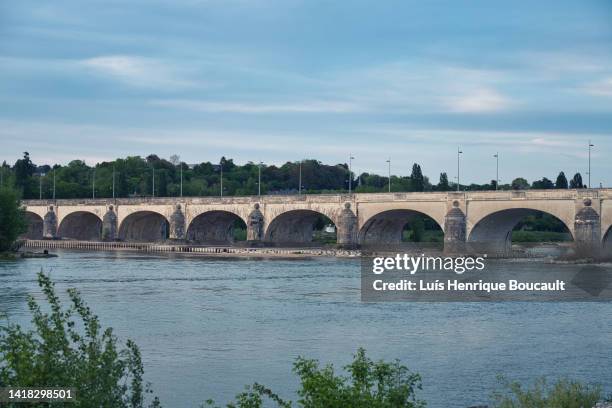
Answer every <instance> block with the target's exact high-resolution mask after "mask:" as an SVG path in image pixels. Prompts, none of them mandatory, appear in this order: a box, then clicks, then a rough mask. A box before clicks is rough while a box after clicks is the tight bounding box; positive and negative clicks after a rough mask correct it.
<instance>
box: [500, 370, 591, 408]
mask: <svg viewBox="0 0 612 408" xmlns="http://www.w3.org/2000/svg"><path fill="white" fill-rule="evenodd" d="M500 381H501V382H502V383H503V385H504V392H498V393H495V394H494V395H493V398H494V401H495V404H494V407H497V408H591V407H594V406H595V404H596V403H597V402H598V401H601V400H602V390H601V387H599V386H589V385H585V384H582V383H580V382H578V381H571V380H567V379H560V380H558V381H557V382H555V383H554V384H552V385H549V384H548V383H547V382H546V379H544V378H539V379H538V380H536V381H535V383H534V384H533V386H532V387H531V388H529V389H523V387H522V386H521V384H520V383H518V382H506V381H505V380H504V379H503V377H500Z"/></svg>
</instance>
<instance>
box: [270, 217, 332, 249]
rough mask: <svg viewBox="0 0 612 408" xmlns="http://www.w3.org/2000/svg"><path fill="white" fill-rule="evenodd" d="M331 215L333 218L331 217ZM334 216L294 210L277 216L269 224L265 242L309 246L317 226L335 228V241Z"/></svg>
mask: <svg viewBox="0 0 612 408" xmlns="http://www.w3.org/2000/svg"><path fill="white" fill-rule="evenodd" d="M330 215H331V217H330ZM334 218H336V217H335V215H334V214H325V213H324V212H322V211H317V210H313V209H293V210H287V211H284V212H282V213H280V214H277V215H276V216H275V217H274V218H273V219H272V220H271V221H270V222H269V223H268V226H267V228H266V232H265V234H264V241H266V242H272V243H275V244H309V243H312V242H313V235H314V232H315V227H316V226H317V224H324V225H327V224H330V225H332V226H333V229H334V233H333V237H330V240H331V241H335V240H336V238H335V231H336V227H337V226H336V222H335V221H334Z"/></svg>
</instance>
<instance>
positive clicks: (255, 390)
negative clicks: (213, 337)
mask: <svg viewBox="0 0 612 408" xmlns="http://www.w3.org/2000/svg"><path fill="white" fill-rule="evenodd" d="M344 368H345V370H346V372H347V373H348V376H342V375H337V374H336V373H335V371H334V367H333V366H332V365H331V364H328V365H326V366H324V367H321V366H320V365H319V362H318V361H316V360H309V359H305V358H303V357H298V359H297V360H296V361H295V363H294V364H293V372H294V373H295V374H297V375H298V376H299V378H300V388H299V390H298V392H297V394H298V395H299V397H300V398H299V400H298V402H297V406H298V407H303V408H417V407H424V406H425V403H424V402H423V401H419V400H417V399H416V395H415V393H416V390H418V389H421V377H420V375H419V374H415V373H411V372H410V371H409V370H408V368H406V367H405V366H403V365H401V364H400V362H399V361H395V362H393V363H387V362H384V361H378V362H374V361H372V360H371V359H369V358H368V357H366V353H365V350H364V349H362V348H360V349H359V350H357V354H356V355H355V356H354V359H353V362H352V363H350V364H349V365H347V366H346V367H344ZM265 399H268V400H270V401H272V402H274V403H275V404H276V405H277V406H278V407H280V408H289V407H293V404H292V403H291V402H290V401H284V400H282V399H281V398H280V397H279V396H278V395H276V394H274V393H273V392H272V391H270V390H269V389H267V388H266V387H264V386H262V385H260V384H257V383H255V384H254V385H253V386H251V387H248V388H247V390H246V391H245V392H243V393H241V394H239V395H238V396H236V401H235V402H233V403H229V404H227V406H226V407H227V408H260V407H263V406H264V405H263V403H264V400H265ZM206 406H214V402H213V401H207V402H206Z"/></svg>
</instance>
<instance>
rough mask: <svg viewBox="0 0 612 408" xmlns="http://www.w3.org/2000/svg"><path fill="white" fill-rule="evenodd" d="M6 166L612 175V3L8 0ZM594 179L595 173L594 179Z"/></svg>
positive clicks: (2, 116) (1, 31) (0, 65)
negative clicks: (206, 165) (177, 165)
mask: <svg viewBox="0 0 612 408" xmlns="http://www.w3.org/2000/svg"><path fill="white" fill-rule="evenodd" d="M0 89H1V90H2V91H1V93H0V141H1V146H2V148H1V149H0V160H7V161H9V162H14V160H16V159H17V158H19V157H20V156H21V152H23V151H24V150H27V151H29V152H30V154H31V156H32V158H33V160H34V161H35V162H36V163H52V162H59V163H66V162H68V161H69V160H71V159H73V158H81V159H84V160H86V161H87V162H88V163H89V164H92V163H94V162H97V161H102V160H108V159H111V158H115V157H118V156H126V155H148V154H150V153H157V154H159V155H160V156H162V157H169V156H170V155H172V154H178V155H180V156H181V159H182V160H184V161H186V162H188V163H194V162H201V161H216V160H218V159H219V157H220V156H221V155H225V156H227V157H233V158H234V159H235V160H236V161H238V162H241V163H244V162H246V161H249V160H250V161H254V162H257V161H259V160H262V161H264V162H266V163H277V164H280V163H284V162H285V161H288V160H299V159H300V158H317V159H319V160H321V161H323V162H326V163H339V162H347V161H348V156H349V153H352V154H353V156H354V157H355V160H354V169H355V170H356V171H358V172H361V171H369V172H375V173H380V174H385V173H386V162H385V161H386V160H387V158H389V157H391V161H392V171H393V173H394V174H400V175H407V174H409V172H410V168H411V166H412V163H413V162H419V163H420V164H421V166H422V167H423V171H424V173H425V174H426V175H428V176H430V177H431V178H432V180H433V181H434V182H436V181H437V179H438V174H439V173H440V172H441V171H446V172H448V174H449V178H450V179H452V177H454V176H456V151H457V147H458V146H461V149H462V150H463V152H464V154H463V156H462V171H461V173H462V175H461V179H462V182H464V181H472V182H479V183H484V182H488V181H489V180H491V179H493V178H494V177H495V159H494V158H493V154H495V152H496V151H499V154H500V178H501V180H502V182H509V181H510V180H511V179H512V178H514V177H517V176H523V177H525V178H527V179H529V180H534V179H538V178H541V177H542V176H547V177H549V178H552V179H554V177H556V175H557V173H558V172H559V171H560V170H564V171H565V172H566V173H569V174H570V175H572V174H573V173H574V172H575V171H577V170H578V171H580V172H582V173H583V176H585V173H586V171H587V143H588V140H589V139H591V140H592V141H593V143H594V144H595V145H596V147H595V148H594V151H593V156H592V158H593V169H592V173H593V178H592V184H593V185H599V183H600V182H601V183H603V184H604V185H607V186H609V185H612V160H610V156H611V155H612V2H610V1H582V2H576V1H558V0H557V1H539V2H536V1H512V2H507V1H504V2H502V1H499V2H495V1H465V2H462V1H455V0H449V1H430V2H413V1H369V2H365V1H337V2H330V1H325V2H319V1H292V0H283V1H268V0H250V1H249V0H202V1H197V0H134V1H129V2H128V1H118V0H111V1H108V0H107V1H82V0H81V1H68V0H57V1H54V2H40V1H31V0H22V1H18V2H16V1H14V2H2V3H1V4H0ZM585 179H586V177H585Z"/></svg>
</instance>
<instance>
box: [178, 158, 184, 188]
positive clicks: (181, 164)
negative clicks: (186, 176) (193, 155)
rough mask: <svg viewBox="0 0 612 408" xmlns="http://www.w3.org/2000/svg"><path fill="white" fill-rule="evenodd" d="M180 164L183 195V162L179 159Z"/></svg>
mask: <svg viewBox="0 0 612 408" xmlns="http://www.w3.org/2000/svg"><path fill="white" fill-rule="evenodd" d="M179 166H181V197H182V196H183V163H182V162H180V161H179Z"/></svg>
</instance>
